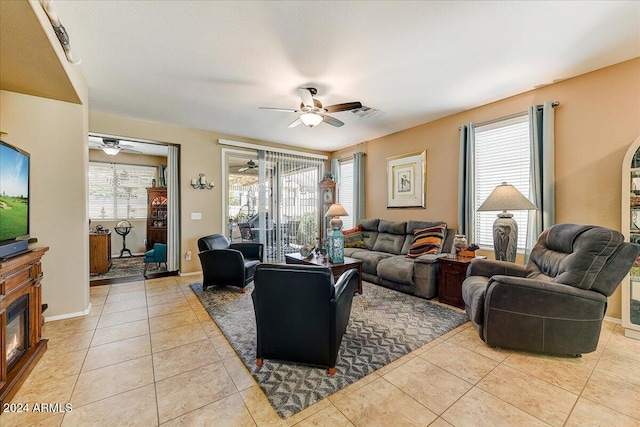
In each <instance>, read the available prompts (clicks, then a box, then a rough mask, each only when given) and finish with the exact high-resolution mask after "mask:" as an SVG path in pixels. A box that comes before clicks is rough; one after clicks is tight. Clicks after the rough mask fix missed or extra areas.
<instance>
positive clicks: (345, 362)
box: [191, 282, 467, 418]
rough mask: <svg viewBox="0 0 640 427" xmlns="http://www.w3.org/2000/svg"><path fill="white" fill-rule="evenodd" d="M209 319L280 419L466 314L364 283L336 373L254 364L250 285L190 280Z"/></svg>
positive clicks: (456, 323)
mask: <svg viewBox="0 0 640 427" xmlns="http://www.w3.org/2000/svg"><path fill="white" fill-rule="evenodd" d="M191 288H192V290H193V291H194V292H195V294H196V295H197V296H198V298H199V299H200V301H201V302H202V305H203V306H204V307H205V308H206V309H207V311H208V312H209V315H210V316H211V318H212V319H213V320H214V321H215V322H216V324H217V325H218V326H219V327H220V329H221V330H222V332H223V333H224V334H225V336H226V337H227V339H228V340H229V342H230V343H231V346H232V347H233V348H234V350H235V351H236V353H237V354H238V356H239V357H240V359H242V361H243V363H244V364H245V365H246V366H247V369H248V370H249V371H250V372H251V375H253V377H254V378H255V380H256V382H257V383H258V384H259V386H260V387H261V388H262V390H263V391H264V393H265V395H266V396H267V398H268V399H269V402H270V403H271V405H272V406H273V407H274V409H275V410H276V412H277V413H278V414H279V415H280V417H282V418H287V417H290V416H291V415H293V414H296V413H297V412H300V411H301V410H303V409H304V408H306V407H308V406H310V405H312V404H314V403H316V402H318V401H320V400H322V399H324V398H325V397H327V396H330V395H332V394H333V393H335V392H336V391H338V390H340V389H342V388H344V387H346V386H348V385H349V384H351V383H354V382H355V381H357V380H359V379H360V378H362V377H364V376H366V375H367V374H369V373H371V372H373V371H375V370H377V369H379V368H381V367H383V366H385V365H387V364H389V363H391V362H393V361H394V360H396V359H397V358H399V357H401V356H403V355H405V354H407V353H409V352H411V351H413V350H415V349H417V348H420V347H421V346H423V345H424V344H426V343H428V342H429V341H431V340H433V339H435V338H437V337H439V336H440V335H443V334H445V333H447V332H449V331H450V330H452V329H454V328H456V327H458V326H460V325H462V324H463V323H465V322H466V321H467V315H466V314H464V313H461V312H459V311H454V310H451V309H448V308H446V307H443V306H441V305H438V304H434V303H431V302H429V301H427V300H424V299H422V298H417V297H413V296H410V295H406V294H403V293H400V292H396V291H393V290H390V289H386V288H383V287H381V286H376V285H372V284H370V283H366V282H364V283H363V295H357V296H354V298H353V306H352V309H351V317H350V320H349V325H348V326H347V332H346V333H345V335H344V337H343V339H342V345H341V346H340V353H339V355H338V363H337V365H336V374H335V375H333V376H329V375H328V374H327V370H326V369H323V368H314V367H309V366H303V365H296V364H288V363H278V362H275V361H272V360H265V362H264V364H263V365H262V367H257V366H256V364H255V357H256V321H255V315H254V311H253V303H252V301H251V290H252V288H253V285H251V287H249V288H248V289H247V292H246V293H244V294H241V293H239V292H238V289H237V288H209V289H208V290H207V291H206V292H203V291H202V285H201V284H200V283H194V284H192V285H191Z"/></svg>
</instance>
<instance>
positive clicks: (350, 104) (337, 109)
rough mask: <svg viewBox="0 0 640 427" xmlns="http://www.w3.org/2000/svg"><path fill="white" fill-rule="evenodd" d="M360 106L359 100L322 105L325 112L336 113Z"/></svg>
mask: <svg viewBox="0 0 640 427" xmlns="http://www.w3.org/2000/svg"><path fill="white" fill-rule="evenodd" d="M358 108H362V104H361V103H359V102H345V103H344V104H335V105H329V106H328V107H324V109H325V110H327V113H338V112H340V111H349V110H355V109H358Z"/></svg>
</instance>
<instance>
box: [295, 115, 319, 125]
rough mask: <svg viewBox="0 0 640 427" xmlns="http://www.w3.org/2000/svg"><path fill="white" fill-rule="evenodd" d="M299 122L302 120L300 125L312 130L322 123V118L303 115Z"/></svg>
mask: <svg viewBox="0 0 640 427" xmlns="http://www.w3.org/2000/svg"><path fill="white" fill-rule="evenodd" d="M300 120H302V123H304V124H305V125H307V126H309V127H310V128H312V127H314V126H317V125H319V124H320V123H321V122H322V116H319V115H317V114H315V113H304V114H302V115H300Z"/></svg>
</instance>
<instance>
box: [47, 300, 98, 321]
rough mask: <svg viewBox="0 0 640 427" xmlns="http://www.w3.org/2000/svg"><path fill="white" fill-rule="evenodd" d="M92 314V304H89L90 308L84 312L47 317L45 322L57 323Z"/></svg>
mask: <svg viewBox="0 0 640 427" xmlns="http://www.w3.org/2000/svg"><path fill="white" fill-rule="evenodd" d="M90 312H91V303H89V306H88V307H87V308H86V309H85V310H84V311H76V312H75V313H67V314H60V315H58V316H45V318H44V322H45V323H48V322H55V321H56V320H64V319H71V318H73V317H81V316H86V315H87V314H89V313H90Z"/></svg>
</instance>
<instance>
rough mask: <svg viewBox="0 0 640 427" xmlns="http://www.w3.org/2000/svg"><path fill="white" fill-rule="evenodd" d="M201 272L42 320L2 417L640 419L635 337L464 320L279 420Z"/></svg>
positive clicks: (104, 295)
mask: <svg viewBox="0 0 640 427" xmlns="http://www.w3.org/2000/svg"><path fill="white" fill-rule="evenodd" d="M198 279H199V278H198V277H194V276H191V277H169V278H163V279H154V280H147V281H146V282H135V283H125V284H115V285H110V286H100V287H94V288H91V300H92V310H91V313H90V314H89V315H88V316H85V317H83V318H76V319H68V320H61V321H57V322H50V323H47V324H46V325H45V328H44V336H45V337H46V338H49V339H50V341H49V349H48V351H47V352H46V353H45V354H44V356H43V358H42V359H41V360H40V362H39V363H38V365H37V366H36V367H35V369H34V370H33V371H32V373H31V374H30V376H29V378H28V379H27V381H26V382H25V383H24V385H23V386H22V387H21V389H20V390H19V391H18V393H17V394H16V396H15V397H14V398H13V400H12V402H14V403H29V404H30V405H31V408H33V404H34V403H39V404H42V403H51V404H54V403H61V404H64V403H70V404H71V405H72V408H73V410H72V411H71V412H67V413H55V412H54V413H45V412H29V413H4V414H3V415H2V416H1V418H0V425H2V426H3V427H9V426H27V425H39V426H92V427H97V426H125V425H127V426H144V427H147V426H158V425H162V426H197V425H202V426H205V425H206V426H255V425H258V426H263V425H269V426H279V425H280V426H290V425H296V426H332V427H333V426H394V427H395V426H427V425H430V426H477V425H486V426H515V425H517V426H525V425H532V426H537V425H539V426H599V425H601V426H613V425H615V426H617V427H621V426H638V425H640V404H638V402H640V341H636V340H632V339H628V338H625V337H624V336H623V334H622V330H621V328H620V327H619V326H616V325H614V324H611V323H605V327H604V328H603V331H602V336H601V338H600V345H599V347H598V350H597V351H596V352H594V353H591V354H586V355H584V357H582V358H580V359H573V358H562V357H552V356H543V355H536V354H531V353H524V352H510V351H499V350H495V349H492V348H489V347H487V346H486V345H485V344H484V343H483V342H482V341H481V340H480V339H479V338H478V335H477V334H476V332H475V330H474V329H473V328H472V327H470V324H469V323H467V324H465V325H462V326H460V327H459V328H457V329H455V330H454V331H451V332H450V333H448V334H446V335H444V336H442V337H440V338H438V339H436V340H435V341H433V342H431V343H429V344H427V345H425V346H424V347H422V348H420V349H418V350H416V351H414V352H412V353H410V354H408V355H406V356H404V357H402V358H400V359H398V360H397V361H395V362H393V363H391V364H390V365H387V366H385V367H384V368H382V369H380V370H378V371H376V372H374V373H372V374H370V375H368V376H367V377H365V378H363V379H362V380H360V381H358V382H357V383H354V384H352V385H351V386H349V387H347V388H345V389H343V390H340V391H339V392H338V393H336V394H334V395H333V396H330V397H329V398H327V399H324V400H323V401H321V402H319V403H317V404H315V405H313V406H311V407H309V408H307V409H306V410H304V411H302V412H301V413H299V414H296V415H295V416H293V417H291V418H289V419H287V420H281V419H280V418H279V417H278V415H277V414H276V413H275V411H274V410H273V409H272V408H271V406H270V405H269V403H268V401H267V399H266V398H265V396H264V394H263V393H262V391H261V390H260V388H259V387H258V386H257V385H256V383H255V381H254V380H253V378H252V377H251V376H250V375H249V373H248V371H247V370H246V368H245V367H244V365H243V364H242V362H241V361H240V360H239V359H238V357H237V356H236V355H235V353H234V351H233V349H232V348H231V346H230V345H229V344H228V342H227V340H226V339H225V337H224V336H223V335H222V334H221V332H220V330H219V329H218V327H217V326H216V325H215V323H214V322H213V321H212V320H211V319H210V317H209V315H208V314H207V312H206V311H205V310H204V308H203V307H202V306H201V305H200V302H199V301H198V299H197V298H196V296H195V295H194V294H193V292H191V289H190V288H189V286H188V285H189V283H191V282H194V281H197V280H198Z"/></svg>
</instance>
